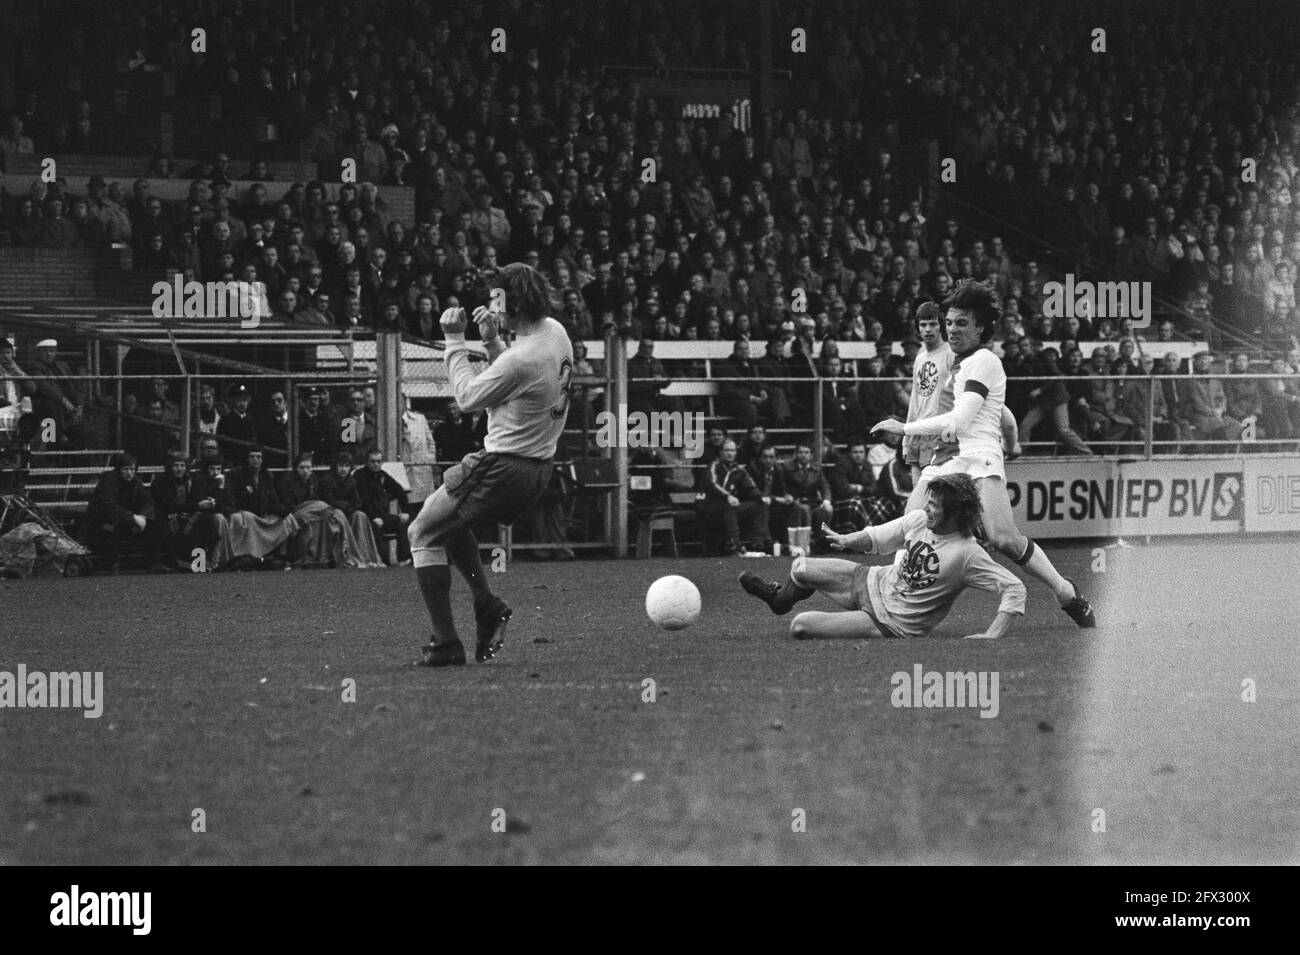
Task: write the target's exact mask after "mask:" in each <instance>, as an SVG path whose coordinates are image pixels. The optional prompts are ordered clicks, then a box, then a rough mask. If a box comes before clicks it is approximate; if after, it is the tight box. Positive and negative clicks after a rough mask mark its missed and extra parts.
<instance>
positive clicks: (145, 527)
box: [86, 451, 163, 574]
mask: <svg viewBox="0 0 1300 955" xmlns="http://www.w3.org/2000/svg"><path fill="white" fill-rule="evenodd" d="M136 467H137V466H136V460H135V458H134V457H133V456H132V455H131V454H129V453H127V452H124V451H119V452H118V453H117V454H114V455H113V457H112V459H111V460H110V462H109V469H108V470H107V471H105V472H104V473H103V474H101V475H100V476H99V483H98V484H96V485H95V490H94V492H93V493H92V494H91V497H90V504H89V506H88V507H87V511H86V519H87V523H88V525H89V527H90V541H91V549H92V550H93V551H94V553H95V554H96V556H98V557H99V558H100V559H101V560H102V561H103V562H104V564H105V566H107V568H108V570H109V572H110V573H114V574H115V573H117V572H118V571H119V570H120V569H121V563H120V560H119V558H120V556H121V552H122V549H123V548H124V547H125V548H127V549H130V550H136V551H144V553H145V554H146V555H147V556H149V557H151V558H154V559H156V558H158V557H159V556H160V553H161V551H160V547H161V543H162V530H163V525H162V524H160V523H159V521H158V520H157V519H156V516H157V511H155V509H154V503H153V499H152V498H151V497H150V496H149V491H148V489H147V488H146V487H145V486H144V484H142V483H141V482H140V479H139V478H138V477H137V476H136Z"/></svg>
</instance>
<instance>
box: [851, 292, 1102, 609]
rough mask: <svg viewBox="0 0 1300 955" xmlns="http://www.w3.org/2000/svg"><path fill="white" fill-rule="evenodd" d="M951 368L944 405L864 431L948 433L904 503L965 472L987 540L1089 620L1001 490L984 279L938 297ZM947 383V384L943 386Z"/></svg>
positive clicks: (1000, 393)
mask: <svg viewBox="0 0 1300 955" xmlns="http://www.w3.org/2000/svg"><path fill="white" fill-rule="evenodd" d="M944 305H945V306H946V307H947V324H948V343H949V344H950V345H951V346H952V352H953V362H952V370H951V372H950V374H949V376H948V382H949V384H950V386H951V389H952V393H953V396H954V401H953V406H952V410H951V411H948V412H945V413H943V414H939V415H934V416H931V417H925V418H918V419H917V420H915V421H909V422H908V423H907V424H904V423H903V422H901V421H898V420H896V419H892V418H891V419H887V420H885V421H881V422H880V423H879V424H877V425H876V426H875V427H873V428H872V429H871V430H872V433H873V434H875V433H880V432H883V433H885V434H900V435H904V436H905V437H912V436H919V435H940V436H941V437H943V438H945V439H949V438H955V439H956V441H957V444H958V450H957V455H956V456H955V457H953V458H950V459H949V460H947V461H944V462H943V463H942V464H932V465H930V466H929V467H927V468H926V469H925V470H924V471H922V472H921V479H920V480H919V481H918V482H917V484H916V487H915V489H914V490H913V492H912V494H913V496H912V498H911V499H910V500H909V502H908V504H909V506H915V502H918V501H921V500H924V497H923V495H924V494H925V490H926V485H927V484H928V483H929V482H930V481H932V480H934V479H935V478H936V477H939V476H941V475H945V474H968V475H970V477H971V478H972V479H973V480H974V481H975V483H976V485H977V486H978V487H979V493H980V503H981V504H982V505H983V508H984V534H985V536H986V538H987V539H988V542H989V545H990V546H991V547H993V548H994V549H995V550H997V551H999V552H1001V553H1002V554H1005V555H1006V556H1007V557H1009V558H1011V559H1012V560H1013V561H1015V562H1016V563H1017V564H1019V565H1020V566H1021V567H1023V568H1025V570H1027V571H1028V572H1029V573H1031V574H1033V575H1034V576H1035V577H1037V578H1038V579H1039V580H1041V581H1042V582H1043V583H1045V584H1047V586H1048V587H1050V588H1051V589H1052V593H1054V594H1055V595H1056V599H1057V602H1058V603H1059V604H1060V605H1061V609H1062V610H1064V611H1065V612H1066V614H1068V615H1069V617H1070V619H1071V620H1073V621H1074V622H1075V623H1076V624H1077V625H1078V626H1080V627H1095V626H1097V618H1096V616H1095V615H1094V614H1093V611H1092V606H1091V605H1090V604H1089V603H1088V601H1087V600H1085V599H1084V597H1083V595H1082V594H1081V593H1079V588H1078V587H1077V586H1076V585H1075V584H1074V583H1073V582H1072V581H1069V580H1066V579H1065V578H1064V577H1062V576H1061V574H1060V572H1059V571H1057V569H1056V567H1055V566H1053V564H1052V562H1051V560H1049V559H1048V557H1047V555H1046V554H1045V553H1043V551H1042V550H1040V549H1039V548H1038V547H1037V546H1036V545H1035V544H1034V542H1033V541H1032V540H1030V539H1029V538H1028V537H1026V536H1025V535H1024V534H1022V533H1020V529H1019V528H1018V527H1016V521H1015V518H1014V517H1013V516H1012V513H1011V498H1010V497H1009V496H1008V494H1007V475H1006V465H1005V463H1004V460H1003V450H1002V441H1003V438H1002V434H1003V418H1004V412H1005V410H1006V395H1007V376H1006V372H1005V371H1003V370H1002V363H1001V362H1000V361H998V359H997V358H996V357H995V356H994V355H993V352H991V351H989V349H988V348H986V347H985V345H986V343H987V342H988V341H989V339H991V338H992V337H993V333H994V332H995V331H996V329H997V327H998V322H999V321H1000V319H1001V312H1000V310H999V309H998V305H997V298H996V296H995V295H994V293H993V291H992V290H991V289H990V288H989V287H988V286H986V285H982V284H980V283H978V282H975V281H974V280H970V279H967V280H966V281H964V282H962V283H961V284H960V285H958V286H957V288H956V289H955V290H954V291H953V293H952V294H951V295H950V296H949V297H948V299H947V300H946V301H945V302H944ZM945 387H947V386H945Z"/></svg>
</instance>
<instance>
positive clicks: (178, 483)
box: [149, 451, 217, 571]
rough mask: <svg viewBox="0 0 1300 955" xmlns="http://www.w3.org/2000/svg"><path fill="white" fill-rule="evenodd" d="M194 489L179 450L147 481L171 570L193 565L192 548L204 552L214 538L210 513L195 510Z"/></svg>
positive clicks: (188, 567)
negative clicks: (161, 469) (159, 472)
mask: <svg viewBox="0 0 1300 955" xmlns="http://www.w3.org/2000/svg"><path fill="white" fill-rule="evenodd" d="M193 490H194V480H193V478H192V477H191V475H190V473H189V464H188V462H187V461H186V460H185V454H184V452H182V451H173V452H172V453H171V455H170V456H169V458H168V461H167V467H166V469H165V470H164V471H163V472H162V473H161V474H157V475H155V476H154V479H153V481H152V482H151V483H150V485H149V496H150V497H152V498H153V505H154V513H155V514H156V515H157V519H158V522H159V524H160V525H161V526H162V530H163V534H164V537H163V543H162V554H163V556H164V563H165V564H166V565H168V566H169V568H170V569H173V570H183V571H189V570H190V569H191V568H192V567H193V559H194V558H193V552H194V548H196V547H197V548H200V549H201V550H203V551H204V552H205V553H206V551H207V550H208V548H210V547H211V546H212V544H213V543H215V541H216V536H217V535H216V524H215V522H214V520H213V518H212V515H211V514H205V513H203V512H202V511H199V510H198V508H197V502H195V501H194V500H193ZM205 560H206V558H205Z"/></svg>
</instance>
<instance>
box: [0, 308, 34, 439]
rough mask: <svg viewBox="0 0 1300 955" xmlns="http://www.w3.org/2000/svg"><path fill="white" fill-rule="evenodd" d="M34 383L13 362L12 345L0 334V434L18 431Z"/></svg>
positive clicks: (32, 393) (32, 391) (29, 400)
mask: <svg viewBox="0 0 1300 955" xmlns="http://www.w3.org/2000/svg"><path fill="white" fill-rule="evenodd" d="M35 394H36V382H35V381H33V380H32V378H31V377H30V376H29V375H28V374H27V373H26V372H25V371H23V370H22V369H21V368H19V367H18V363H17V362H15V361H14V345H13V342H11V341H10V340H9V339H7V338H5V337H4V335H3V334H2V333H0V432H5V433H9V434H12V433H15V432H17V431H18V422H19V419H20V418H22V417H23V414H24V412H23V407H24V403H26V404H27V405H28V406H29V407H30V403H31V398H32V396H33V395H35Z"/></svg>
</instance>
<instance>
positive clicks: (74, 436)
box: [28, 338, 86, 447]
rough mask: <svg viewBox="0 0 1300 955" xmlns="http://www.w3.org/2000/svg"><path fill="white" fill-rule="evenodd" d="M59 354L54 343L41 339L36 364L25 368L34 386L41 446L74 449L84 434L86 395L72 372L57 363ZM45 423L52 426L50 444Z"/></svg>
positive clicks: (60, 362) (57, 344)
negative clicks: (52, 445) (27, 369)
mask: <svg viewBox="0 0 1300 955" xmlns="http://www.w3.org/2000/svg"><path fill="white" fill-rule="evenodd" d="M58 354H59V343H58V340H57V339H54V338H45V339H42V340H41V341H39V342H37V343H36V360H35V361H33V362H30V363H29V365H28V368H29V373H30V374H31V378H32V381H34V382H35V383H36V402H35V405H36V419H37V422H38V423H39V425H40V427H39V430H38V434H39V435H40V441H41V442H42V443H43V444H55V445H59V446H61V447H75V446H76V445H77V443H79V442H80V441H81V438H82V435H83V434H84V425H85V411H86V397H85V395H86V391H85V386H84V385H83V384H82V383H81V382H80V381H78V380H77V379H76V378H74V377H73V374H72V369H71V368H70V367H69V366H68V365H67V364H66V363H65V362H62V361H59V360H58ZM47 421H49V422H52V423H53V426H54V436H53V440H52V441H51V440H49V438H48V434H49V430H48V428H47V426H46V422H47Z"/></svg>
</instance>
